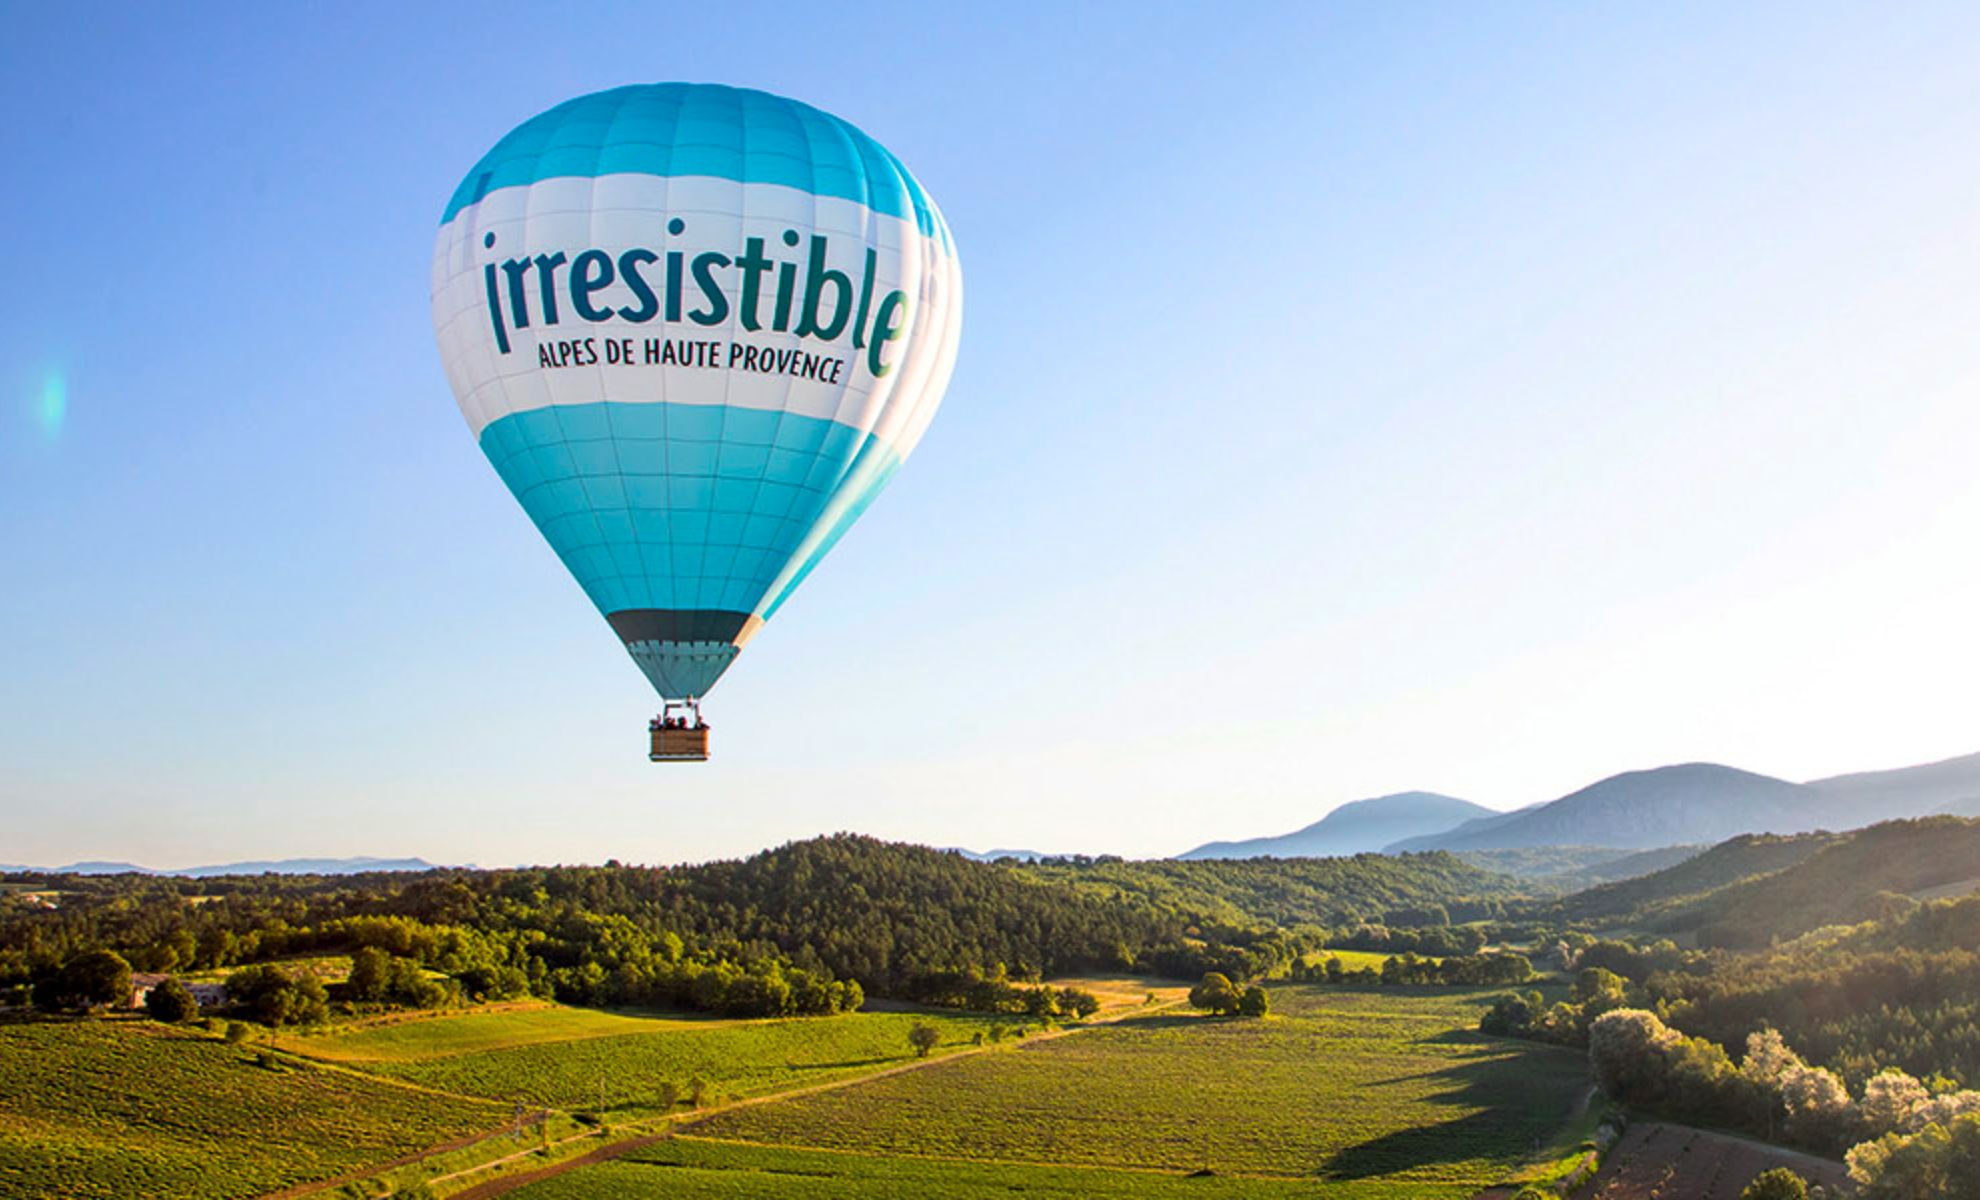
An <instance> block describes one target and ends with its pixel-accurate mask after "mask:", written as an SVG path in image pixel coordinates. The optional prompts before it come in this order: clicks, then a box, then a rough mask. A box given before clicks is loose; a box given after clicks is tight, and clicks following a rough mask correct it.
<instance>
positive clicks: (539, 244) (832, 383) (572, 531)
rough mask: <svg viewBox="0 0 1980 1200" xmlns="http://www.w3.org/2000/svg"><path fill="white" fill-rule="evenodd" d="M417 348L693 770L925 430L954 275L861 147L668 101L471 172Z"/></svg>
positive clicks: (718, 93)
mask: <svg viewBox="0 0 1980 1200" xmlns="http://www.w3.org/2000/svg"><path fill="white" fill-rule="evenodd" d="M433 326H434V332H435V335H436V337H437V338H438V341H439V346H440V357H441V359H442V360H443V362H444V363H445V366H446V371H447V379H448V382H449V383H450V384H451V385H452V387H453V390H454V396H455V398H456V399H457V400H458V401H459V402H460V408H461V413H462V415H464V416H465V417H466V418H467V423H468V428H469V429H470V430H471V431H472V432H473V434H474V436H475V439H476V441H477V442H478V443H479V445H480V446H481V449H482V451H483V452H484V453H485V454H486V455H487V456H488V461H489V462H490V463H492V464H493V465H494V467H495V470H496V473H497V474H499V475H500V476H501V478H502V481H503V482H504V483H506V484H507V485H508V487H509V490H510V491H511V492H513V493H514V494H515V497H516V499H517V500H518V501H520V502H521V504H522V507H523V511H524V512H526V513H527V514H528V515H529V518H530V520H531V521H533V522H534V523H535V524H536V527H537V529H538V530H540V531H541V532H542V534H543V537H544V538H545V540H547V541H548V542H549V543H550V547H551V549H552V550H554V551H555V552H556V554H557V557H558V558H560V559H562V560H563V563H564V565H565V566H566V567H568V568H569V570H570V572H571V574H572V575H573V576H575V577H576V579H577V582H578V585H579V586H580V587H581V588H583V590H584V593H585V595H586V596H587V597H589V598H590V600H591V602H592V604H593V605H595V606H596V607H597V609H598V611H599V612H600V613H601V614H603V615H604V617H605V620H606V622H607V623H608V624H609V625H610V626H611V628H612V631H613V632H614V633H616V634H617V635H618V636H619V639H620V641H622V642H623V643H624V644H625V647H626V650H627V652H628V653H630V654H631V655H632V659H633V661H634V662H635V663H637V664H639V668H640V670H642V671H644V672H645V674H646V677H647V679H648V680H650V681H651V682H652V684H653V687H654V690H655V691H657V692H658V693H659V694H660V696H661V699H662V709H661V715H660V716H659V717H656V718H654V720H653V721H651V722H649V732H650V735H651V737H650V741H649V757H651V758H652V759H654V760H655V761H666V760H677V759H690V760H693V759H703V758H706V757H707V728H706V726H705V724H704V723H703V721H702V717H701V712H700V707H699V704H700V701H701V698H702V697H705V696H706V695H707V694H708V693H709V691H710V690H711V689H712V688H713V687H714V686H715V682H716V681H717V680H718V679H720V678H721V677H722V674H723V672H724V671H726V670H728V668H729V666H730V664H731V663H733V662H734V661H735V659H736V656H737V654H738V653H740V652H741V650H742V648H743V646H744V645H746V644H747V643H748V642H749V640H750V638H751V637H752V636H753V635H754V634H755V633H756V632H757V630H758V629H760V628H761V627H762V625H763V623H764V622H765V621H767V620H769V619H770V617H771V616H773V615H774V614H775V613H776V612H777V610H778V608H779V607H780V606H782V605H783V603H784V601H785V600H787V599H788V598H789V597H790V595H791V592H792V590H793V589H794V588H796V587H797V585H798V584H800V583H802V582H803V581H804V579H805V577H806V576H807V575H809V574H810V573H811V570H812V569H813V568H814V567H816V566H817V565H818V562H819V560H820V559H821V558H823V557H824V556H825V553H826V552H827V551H828V550H830V549H831V548H832V546H833V545H834V544H835V543H836V542H837V541H838V540H839V538H840V537H841V536H843V535H844V534H845V532H846V529H847V528H848V527H849V526H850V525H851V524H852V523H853V522H854V521H855V520H857V519H858V517H859V515H860V514H861V513H862V512H863V511H865V509H866V506H867V505H868V504H870V503H871V502H872V501H873V498H874V497H875V496H876V495H878V494H879V492H880V490H881V489H882V488H883V487H885V486H886V484H887V481H888V480H889V479H890V478H892V476H893V474H894V472H895V470H896V469H898V468H899V467H900V465H901V462H902V461H903V460H904V459H906V458H907V456H908V453H909V452H910V451H911V450H913V449H914V445H915V443H916V442H917V441H918V440H919V439H920V437H921V435H922V432H923V431H924V430H925V429H926V428H927V427H928V422H929V421H930V419H932V418H933V417H934V415H935V409H936V407H937V405H938V404H939V403H940V402H941V399H942V392H943V389H944V388H945V387H946V386H947V385H948V381H949V375H950V372H951V370H952V369H953V367H954V364H955V358H956V346H957V341H958V338H959V337H960V334H961V327H962V275H961V271H960V268H959V266H958V263H957V259H956V252H955V246H954V243H953V242H952V240H951V238H950V235H949V228H948V225H947V224H946V223H945V222H944V221H943V219H942V214H941V212H940V211H939V210H938V209H937V208H936V207H935V203H934V201H932V200H930V199H929V197H928V194H927V193H926V192H925V191H923V190H922V187H921V185H920V184H919V183H917V182H916V181H915V178H914V176H913V175H911V174H909V173H908V170H907V168H906V167H904V166H902V165H901V163H900V160H899V159H897V158H895V157H894V156H893V155H892V154H891V153H889V152H888V151H887V150H886V149H885V148H884V147H882V146H881V145H880V144H879V143H878V142H876V141H874V140H873V139H872V138H870V137H868V136H867V135H866V134H864V133H862V132H861V131H860V130H859V129H857V128H855V127H854V126H852V125H850V124H848V123H847V122H845V121H842V120H840V119H839V118H837V117H834V116H831V115H829V114H827V113H824V112H821V111H819V110H818V109H815V108H812V107H810V106H808V105H805V104H801V103H799V102H797V101H795V100H787V99H784V98H782V97H779V96H773V95H769V94H767V93H764V92H757V91H749V90H745V89H740V88H730V87H720V86H713V85H707V84H682V83H661V84H651V85H644V86H635V87H623V88H617V89H614V90H611V91H605V92H599V93H596V94H594V95H589V96H583V97H580V98H578V99H575V100H571V101H568V102H566V103H564V104H560V105H558V106H557V107H555V108H552V109H550V110H549V111H547V112H544V113H542V114H540V115H538V116H536V117H532V118H531V119H529V120H528V121H525V122H523V123H522V124H521V125H519V126H517V127H516V128H515V129H514V130H513V131H511V132H510V133H509V134H508V135H507V136H506V137H504V138H502V140H501V141H499V142H497V143H496V144H495V148H494V149H492V150H490V151H489V152H488V153H487V154H486V155H484V156H483V157H482V159H481V161H480V162H478V163H476V164H475V165H474V168H473V169H472V170H470V171H469V172H468V173H467V176H466V178H464V179H463V180H462V181H461V184H460V186H459V187H458V188H457V189H455V191H454V195H453V198H452V199H451V200H449V201H448V203H447V207H446V210H445V211H444V212H443V213H442V215H441V220H440V236H439V239H438V241H437V243H436V244H435V247H434V252H433ZM677 713H678V714H680V715H679V716H676V715H675V714H677Z"/></svg>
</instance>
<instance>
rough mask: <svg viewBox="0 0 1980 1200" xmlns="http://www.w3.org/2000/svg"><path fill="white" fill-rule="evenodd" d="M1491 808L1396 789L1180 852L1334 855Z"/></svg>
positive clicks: (1186, 856)
mask: <svg viewBox="0 0 1980 1200" xmlns="http://www.w3.org/2000/svg"><path fill="white" fill-rule="evenodd" d="M1495 815H1497V814H1495V813H1494V812H1493V811H1492V810H1491V809H1489V808H1486V807H1485V806H1484V805H1482V804H1473V803H1472V802H1471V801H1469V800H1459V799H1457V798H1456V797H1454V796H1440V795H1438V794H1437V793H1435V792H1398V793H1396V794H1395V795H1392V796H1377V797H1375V798H1374V799H1372V800H1353V801H1350V802H1348V803H1346V804H1343V805H1341V806H1340V807H1339V808H1336V809H1335V810H1334V811H1332V812H1330V813H1328V814H1327V815H1326V816H1324V817H1322V818H1320V819H1319V820H1318V821H1315V822H1314V823H1313V824H1311V825H1308V826H1307V827H1306V828H1304V829H1298V830H1294V831H1293V832H1292V833H1286V834H1281V835H1279V836H1277V837H1259V838H1247V839H1245V840H1243V841H1236V842H1208V843H1205V844H1204V845H1201V846H1198V847H1196V848H1195V849H1194V850H1188V851H1185V852H1183V853H1181V854H1178V855H1177V856H1176V857H1177V858H1179V859H1183V860H1185V861H1189V860H1196V859H1205V858H1333V857H1339V856H1342V855H1349V854H1363V853H1367V852H1369V851H1375V850H1380V849H1382V847H1384V846H1387V845H1389V844H1390V843H1392V842H1396V841H1399V840H1401V839H1403V838H1409V837H1416V836H1419V835H1422V834H1428V833H1436V832H1439V831H1442V830H1446V829H1450V828H1451V827H1453V826H1455V825H1458V824H1461V823H1462V822H1465V821H1469V820H1473V819H1475V818H1478V817H1490V816H1495Z"/></svg>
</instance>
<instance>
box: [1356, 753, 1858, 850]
mask: <svg viewBox="0 0 1980 1200" xmlns="http://www.w3.org/2000/svg"><path fill="white" fill-rule="evenodd" d="M1818 799H1819V796H1818V794H1817V793H1815V792H1813V791H1812V789H1809V788H1807V787H1805V786H1804V785H1802V784H1798V783H1789V782H1788V781H1787V780H1785V779H1775V778H1773V777H1772V776H1769V775H1757V774H1755V773H1753V772H1751V771H1742V770H1739V769H1738V768H1735V767H1726V766H1720V765H1719V764H1717V763H1684V764H1682V765H1679V766H1672V767H1658V768H1655V769H1654V770H1649V771H1629V772H1625V773H1624V774H1621V775H1612V776H1610V777H1609V778H1607V779H1604V780H1601V781H1599V782H1596V783H1592V784H1590V785H1588V786H1587V787H1585V788H1582V789H1581V790H1580V791H1578V792H1574V793H1571V794H1569V795H1566V796H1563V797H1561V798H1560V799H1559V800H1556V801H1554V802H1552V803H1551V804H1543V805H1539V806H1538V807H1535V808H1529V809H1523V810H1521V811H1519V812H1516V813H1509V814H1507V815H1505V816H1501V817H1488V818H1485V819H1483V820H1480V821H1474V822H1471V823H1468V824H1466V825H1461V826H1459V827H1458V828H1456V829H1453V830H1449V831H1448V832H1445V833H1439V834H1431V835H1429V836H1426V837H1415V838H1408V839H1404V840H1402V841H1399V842H1395V843H1392V844H1391V845H1389V846H1388V847H1387V849H1388V850H1389V851H1390V852H1392V853H1403V852H1408V851H1420V850H1452V851H1458V850H1506V849H1516V848H1520V847H1530V846H1612V847H1617V848H1620V849H1626V850H1651V849H1656V848H1658V847H1662V846H1674V845H1680V844H1683V843H1686V842H1694V843H1695V842H1720V841H1724V840H1725V839H1727V838H1730V837H1734V836H1736V835H1738V834H1742V833H1755V832H1776V833H1799V832H1801V831H1803V830H1807V829H1813V828H1817V827H1818V826H1819V825H1820V822H1821V819H1822V816H1823V815H1824V812H1823V810H1821V809H1820V808H1819V806H1818V804H1817V803H1816V801H1817V800H1818Z"/></svg>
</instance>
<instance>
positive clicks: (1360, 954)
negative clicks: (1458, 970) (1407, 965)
mask: <svg viewBox="0 0 1980 1200" xmlns="http://www.w3.org/2000/svg"><path fill="white" fill-rule="evenodd" d="M1393 957H1396V956H1395V955H1392V954H1390V953H1388V952H1387V951H1377V950H1316V951H1314V952H1313V953H1311V954H1309V955H1307V956H1306V963H1307V965H1308V966H1318V965H1319V964H1321V963H1323V962H1326V961H1327V960H1328V959H1330V958H1338V959H1340V960H1341V970H1343V971H1379V970H1381V969H1382V964H1383V963H1385V962H1387V961H1388V960H1389V959H1391V958H1393ZM1417 957H1418V958H1421V959H1424V960H1425V961H1428V962H1442V961H1443V959H1441V958H1439V957H1438V956H1437V955H1435V954H1419V955H1417Z"/></svg>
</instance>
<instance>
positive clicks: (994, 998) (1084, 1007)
mask: <svg viewBox="0 0 1980 1200" xmlns="http://www.w3.org/2000/svg"><path fill="white" fill-rule="evenodd" d="M902 995H903V998H904V999H908V1000H913V1001H915V1002H916V1003H918V1004H928V1005H933V1006H935V1007H939V1008H963V1009H969V1010H971V1011H974V1012H991V1013H1022V1014H1024V1015H1026V1016H1031V1017H1038V1018H1040V1019H1041V1020H1049V1019H1051V1018H1054V1017H1068V1018H1071V1019H1072V1020H1076V1021H1083V1020H1085V1019H1086V1018H1088V1017H1090V1016H1092V1015H1093V1014H1095V1013H1097V1012H1099V1011H1100V998H1099V997H1098V996H1095V995H1094V994H1093V993H1091V992H1089V991H1086V990H1084V989H1082V988H1076V987H1057V988H1055V987H1051V986H1048V985H1046V984H1044V983H1040V982H1038V981H1036V980H1029V981H1015V980H1012V979H1010V978H1009V977H1008V975H1007V974H1006V973H1005V972H1004V971H1002V970H998V971H996V972H994V973H992V974H989V975H986V974H984V973H983V972H982V971H979V970H976V969H975V968H970V969H967V970H961V971H931V972H929V973H928V974H926V975H923V976H921V977H920V978H919V979H915V980H913V981H911V982H910V983H909V985H908V986H907V987H906V988H904V989H903V991H902Z"/></svg>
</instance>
